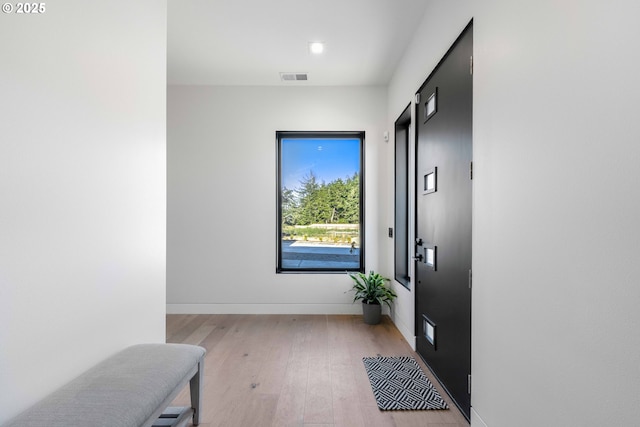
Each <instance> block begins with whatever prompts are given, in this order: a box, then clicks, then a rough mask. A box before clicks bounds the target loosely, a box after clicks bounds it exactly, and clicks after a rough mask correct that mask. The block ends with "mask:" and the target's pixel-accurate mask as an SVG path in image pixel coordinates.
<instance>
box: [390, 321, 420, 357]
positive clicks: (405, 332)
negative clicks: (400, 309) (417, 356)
mask: <svg viewBox="0 0 640 427" xmlns="http://www.w3.org/2000/svg"><path fill="white" fill-rule="evenodd" d="M391 320H393V324H394V325H396V328H398V330H399V331H400V333H401V334H402V337H403V338H404V340H405V341H406V342H407V343H408V344H409V345H410V346H411V349H412V350H413V351H416V336H415V335H413V331H411V330H409V328H408V327H407V325H405V324H404V323H403V322H399V321H398V319H394V318H393V316H392V317H391Z"/></svg>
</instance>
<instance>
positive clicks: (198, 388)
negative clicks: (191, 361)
mask: <svg viewBox="0 0 640 427" xmlns="http://www.w3.org/2000/svg"><path fill="white" fill-rule="evenodd" d="M203 383H204V358H203V359H200V361H199V362H198V372H196V374H195V375H194V376H193V378H191V380H190V381H189V388H190V391H191V407H192V408H193V425H194V426H197V425H198V424H200V410H201V409H202V384H203Z"/></svg>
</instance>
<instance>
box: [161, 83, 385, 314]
mask: <svg viewBox="0 0 640 427" xmlns="http://www.w3.org/2000/svg"><path fill="white" fill-rule="evenodd" d="M386 104H387V102H386V91H385V88H382V87H360V88H356V87H330V88H329V87H213V86H169V92H168V117H167V120H168V134H167V142H168V252H167V303H168V307H167V310H168V312H196V313H359V312H361V308H360V307H359V306H358V305H352V304H351V300H352V298H353V295H352V294H351V293H347V294H345V293H344V292H345V291H347V290H348V289H349V288H350V287H351V283H350V281H351V279H349V277H348V276H347V275H346V274H276V273H275V271H276V258H275V250H276V231H275V224H276V141H275V132H276V131H277V130H297V131H301V130H318V131H322V130H339V131H346V130H364V131H365V132H366V134H365V175H366V176H365V186H366V188H367V189H369V191H367V197H366V201H365V209H366V213H365V221H366V232H365V239H366V245H367V248H366V253H365V256H366V259H365V264H366V267H367V268H369V269H370V268H375V269H377V268H378V267H377V266H378V264H379V253H378V251H377V248H378V247H379V246H380V241H381V240H382V239H388V237H386V235H385V232H386V229H385V228H384V226H382V225H381V224H380V215H379V211H380V203H382V201H383V200H384V199H383V197H384V196H386V195H385V194H381V193H380V192H379V191H378V190H377V189H378V188H380V187H381V185H382V184H381V181H380V177H381V176H385V175H386V171H385V170H384V167H385V165H386V159H385V160H384V161H383V159H381V154H384V153H385V152H386V145H387V144H386V143H385V142H384V141H383V131H384V130H385V129H384V124H385V117H386ZM385 209H386V208H385Z"/></svg>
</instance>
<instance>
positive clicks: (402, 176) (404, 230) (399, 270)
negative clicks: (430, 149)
mask: <svg viewBox="0 0 640 427" xmlns="http://www.w3.org/2000/svg"><path fill="white" fill-rule="evenodd" d="M394 127H395V135H394V136H395V138H394V142H395V145H394V227H395V233H394V241H393V246H394V257H393V258H394V262H393V263H394V266H393V271H394V279H395V280H396V281H397V282H398V283H400V284H401V285H402V286H404V287H405V288H407V289H410V288H411V277H410V274H411V269H410V265H409V260H410V256H411V252H410V248H409V206H410V205H409V147H410V143H409V142H410V141H409V138H410V137H411V104H409V105H408V106H407V107H406V108H405V109H404V111H403V112H402V114H400V116H399V117H398V119H397V120H396V121H395V126H394Z"/></svg>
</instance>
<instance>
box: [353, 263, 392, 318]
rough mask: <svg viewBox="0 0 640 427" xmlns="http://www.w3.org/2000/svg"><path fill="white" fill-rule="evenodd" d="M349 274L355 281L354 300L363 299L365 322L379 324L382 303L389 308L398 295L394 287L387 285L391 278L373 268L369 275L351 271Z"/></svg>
mask: <svg viewBox="0 0 640 427" xmlns="http://www.w3.org/2000/svg"><path fill="white" fill-rule="evenodd" d="M349 276H350V277H351V278H352V279H353V281H354V283H353V287H352V288H351V290H352V291H354V292H355V295H354V297H353V302H356V301H357V300H362V314H363V317H364V323H366V324H368V325H377V324H378V323H380V316H381V314H382V303H385V304H387V305H388V306H389V308H391V301H393V300H394V299H395V298H396V297H397V295H396V293H395V292H394V291H393V289H391V288H389V287H387V286H386V285H385V282H388V281H389V279H387V278H386V277H382V276H381V275H380V274H378V273H375V272H373V270H372V271H370V272H369V275H365V274H364V273H355V274H353V273H350V274H349Z"/></svg>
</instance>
